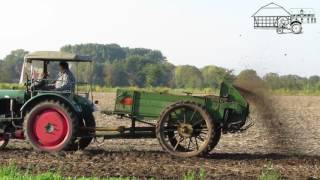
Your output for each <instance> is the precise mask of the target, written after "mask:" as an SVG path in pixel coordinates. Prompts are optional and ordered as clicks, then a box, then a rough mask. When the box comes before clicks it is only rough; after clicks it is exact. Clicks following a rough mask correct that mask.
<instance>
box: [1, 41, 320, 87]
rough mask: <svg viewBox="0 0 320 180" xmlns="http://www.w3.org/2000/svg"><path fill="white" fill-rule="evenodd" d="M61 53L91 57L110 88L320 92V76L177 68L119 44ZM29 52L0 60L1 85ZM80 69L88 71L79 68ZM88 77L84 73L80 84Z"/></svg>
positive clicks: (96, 79) (157, 54)
mask: <svg viewBox="0 0 320 180" xmlns="http://www.w3.org/2000/svg"><path fill="white" fill-rule="evenodd" d="M60 50H61V51H64V52H72V53H77V54H81V55H88V56H90V57H91V58H92V60H93V61H94V63H93V76H92V80H93V83H94V84H95V85H100V86H109V87H126V86H136V87H170V88H219V86H220V83H221V82H222V81H226V82H230V83H233V82H234V81H235V80H236V79H239V78H242V79H251V78H255V79H259V80H261V81H263V82H264V84H265V85H266V86H267V87H268V88H269V89H271V90H278V89H282V90H315V91H316V90H320V76H317V75H315V76H311V77H300V76H298V75H279V74H277V73H268V74H266V75H265V76H263V77H259V76H258V75H257V73H256V71H254V70H251V69H247V70H243V71H242V72H240V73H239V74H237V75H236V74H235V73H234V71H233V70H231V69H227V68H223V67H218V66H214V65H208V66H205V67H203V68H197V67H195V66H191V65H182V66H175V65H173V64H171V63H170V62H168V61H167V58H166V57H165V56H164V55H163V54H162V53H161V51H158V50H151V49H146V48H128V47H121V46H119V45H117V44H79V45H66V46H63V47H62V48H61V49H60ZM26 54H28V51H26V50H23V49H18V50H14V51H12V52H11V53H10V54H9V55H7V56H5V57H4V59H3V60H0V70H1V72H2V75H1V76H0V82H5V83H17V82H18V81H19V78H20V72H21V68H22V63H23V58H24V56H25V55H26ZM79 68H80V69H82V68H86V67H85V65H82V66H81V65H80V67H79ZM86 78H87V74H85V73H81V74H80V76H79V77H78V80H79V81H81V80H84V79H86Z"/></svg>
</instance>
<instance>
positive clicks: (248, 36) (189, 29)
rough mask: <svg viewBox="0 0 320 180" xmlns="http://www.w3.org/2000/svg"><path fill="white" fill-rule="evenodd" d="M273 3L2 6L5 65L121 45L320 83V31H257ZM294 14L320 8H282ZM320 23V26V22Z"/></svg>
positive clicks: (48, 0)
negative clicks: (12, 57) (259, 13)
mask: <svg viewBox="0 0 320 180" xmlns="http://www.w3.org/2000/svg"><path fill="white" fill-rule="evenodd" d="M267 3H270V1H268V0H260V1H257V0H241V1H239V0H2V1H0V28H1V30H0V58H3V57H4V56H5V55H7V54H9V53H10V51H11V50H14V49H18V48H23V49H26V50H28V51H35V50H59V48H60V47H61V46H63V45H65V44H78V43H102V44H110V43H117V44H119V45H121V46H125V47H145V48H152V49H158V50H161V51H162V52H163V54H164V55H165V56H166V57H167V58H168V61H169V62H171V63H173V64H175V65H182V64H191V65H195V66H197V67H199V68H201V67H203V66H205V65H211V64H213V65H218V66H222V67H226V68H230V69H234V70H235V71H236V72H239V71H240V70H242V69H244V68H252V69H255V70H257V71H258V73H259V74H260V75H263V74H265V73H266V72H276V73H279V74H299V75H302V76H310V75H314V74H315V75H320V58H319V54H320V46H319V44H320V24H312V25H303V27H304V33H303V34H300V35H294V34H285V35H278V34H277V33H276V31H275V30H254V29H253V19H252V18H251V15H252V14H253V13H254V12H255V11H256V10H258V9H259V8H260V7H261V6H263V5H265V4H267ZM275 3H278V4H280V5H282V6H284V7H285V8H287V9H290V8H314V9H315V10H316V12H317V13H318V14H319V13H320V11H319V9H320V1H319V0H278V1H276V2H275ZM318 22H320V18H319V19H318Z"/></svg>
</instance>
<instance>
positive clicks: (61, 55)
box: [24, 51, 92, 62]
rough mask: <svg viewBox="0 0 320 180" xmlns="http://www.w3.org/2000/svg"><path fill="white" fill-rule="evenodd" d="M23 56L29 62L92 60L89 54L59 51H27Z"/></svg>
mask: <svg viewBox="0 0 320 180" xmlns="http://www.w3.org/2000/svg"><path fill="white" fill-rule="evenodd" d="M24 58H25V60H26V61H28V62H31V61H33V60H40V61H72V62H92V60H91V59H90V57H89V56H82V55H78V54H74V53H68V52H59V51H36V52H33V53H29V54H28V55H26V56H25V57H24Z"/></svg>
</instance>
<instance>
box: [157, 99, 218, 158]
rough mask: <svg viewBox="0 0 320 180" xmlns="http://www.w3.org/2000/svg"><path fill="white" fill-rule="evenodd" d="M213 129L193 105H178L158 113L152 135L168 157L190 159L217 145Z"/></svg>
mask: <svg viewBox="0 0 320 180" xmlns="http://www.w3.org/2000/svg"><path fill="white" fill-rule="evenodd" d="M214 130H215V125H214V123H213V120H212V118H211V116H210V115H209V113H208V112H207V111H206V110H205V109H203V108H202V107H201V106H199V105H197V104H195V103H191V102H178V103H175V104H173V105H171V106H169V107H167V108H166V109H165V110H164V111H163V112H162V114H161V115H160V118H159V121H158V123H157V127H156V135H157V138H158V140H159V142H160V145H161V146H162V147H163V148H164V149H165V150H166V151H168V152H169V153H170V154H172V155H175V156H179V157H192V156H198V155H202V154H206V153H208V152H209V151H211V150H212V149H213V147H211V146H212V145H216V144H217V143H218V140H215V138H214V137H215V132H214ZM219 137H220V136H219ZM214 141H215V142H214Z"/></svg>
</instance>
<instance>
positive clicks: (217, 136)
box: [208, 125, 221, 152]
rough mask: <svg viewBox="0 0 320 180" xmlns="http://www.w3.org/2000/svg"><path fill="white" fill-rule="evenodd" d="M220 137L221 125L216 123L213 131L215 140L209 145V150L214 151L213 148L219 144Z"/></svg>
mask: <svg viewBox="0 0 320 180" xmlns="http://www.w3.org/2000/svg"><path fill="white" fill-rule="evenodd" d="M220 139H221V127H219V126H217V125H215V131H214V132H213V140H212V142H211V144H210V145H209V150H208V152H211V151H213V149H214V148H215V147H216V146H217V145H218V143H219V141H220Z"/></svg>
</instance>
